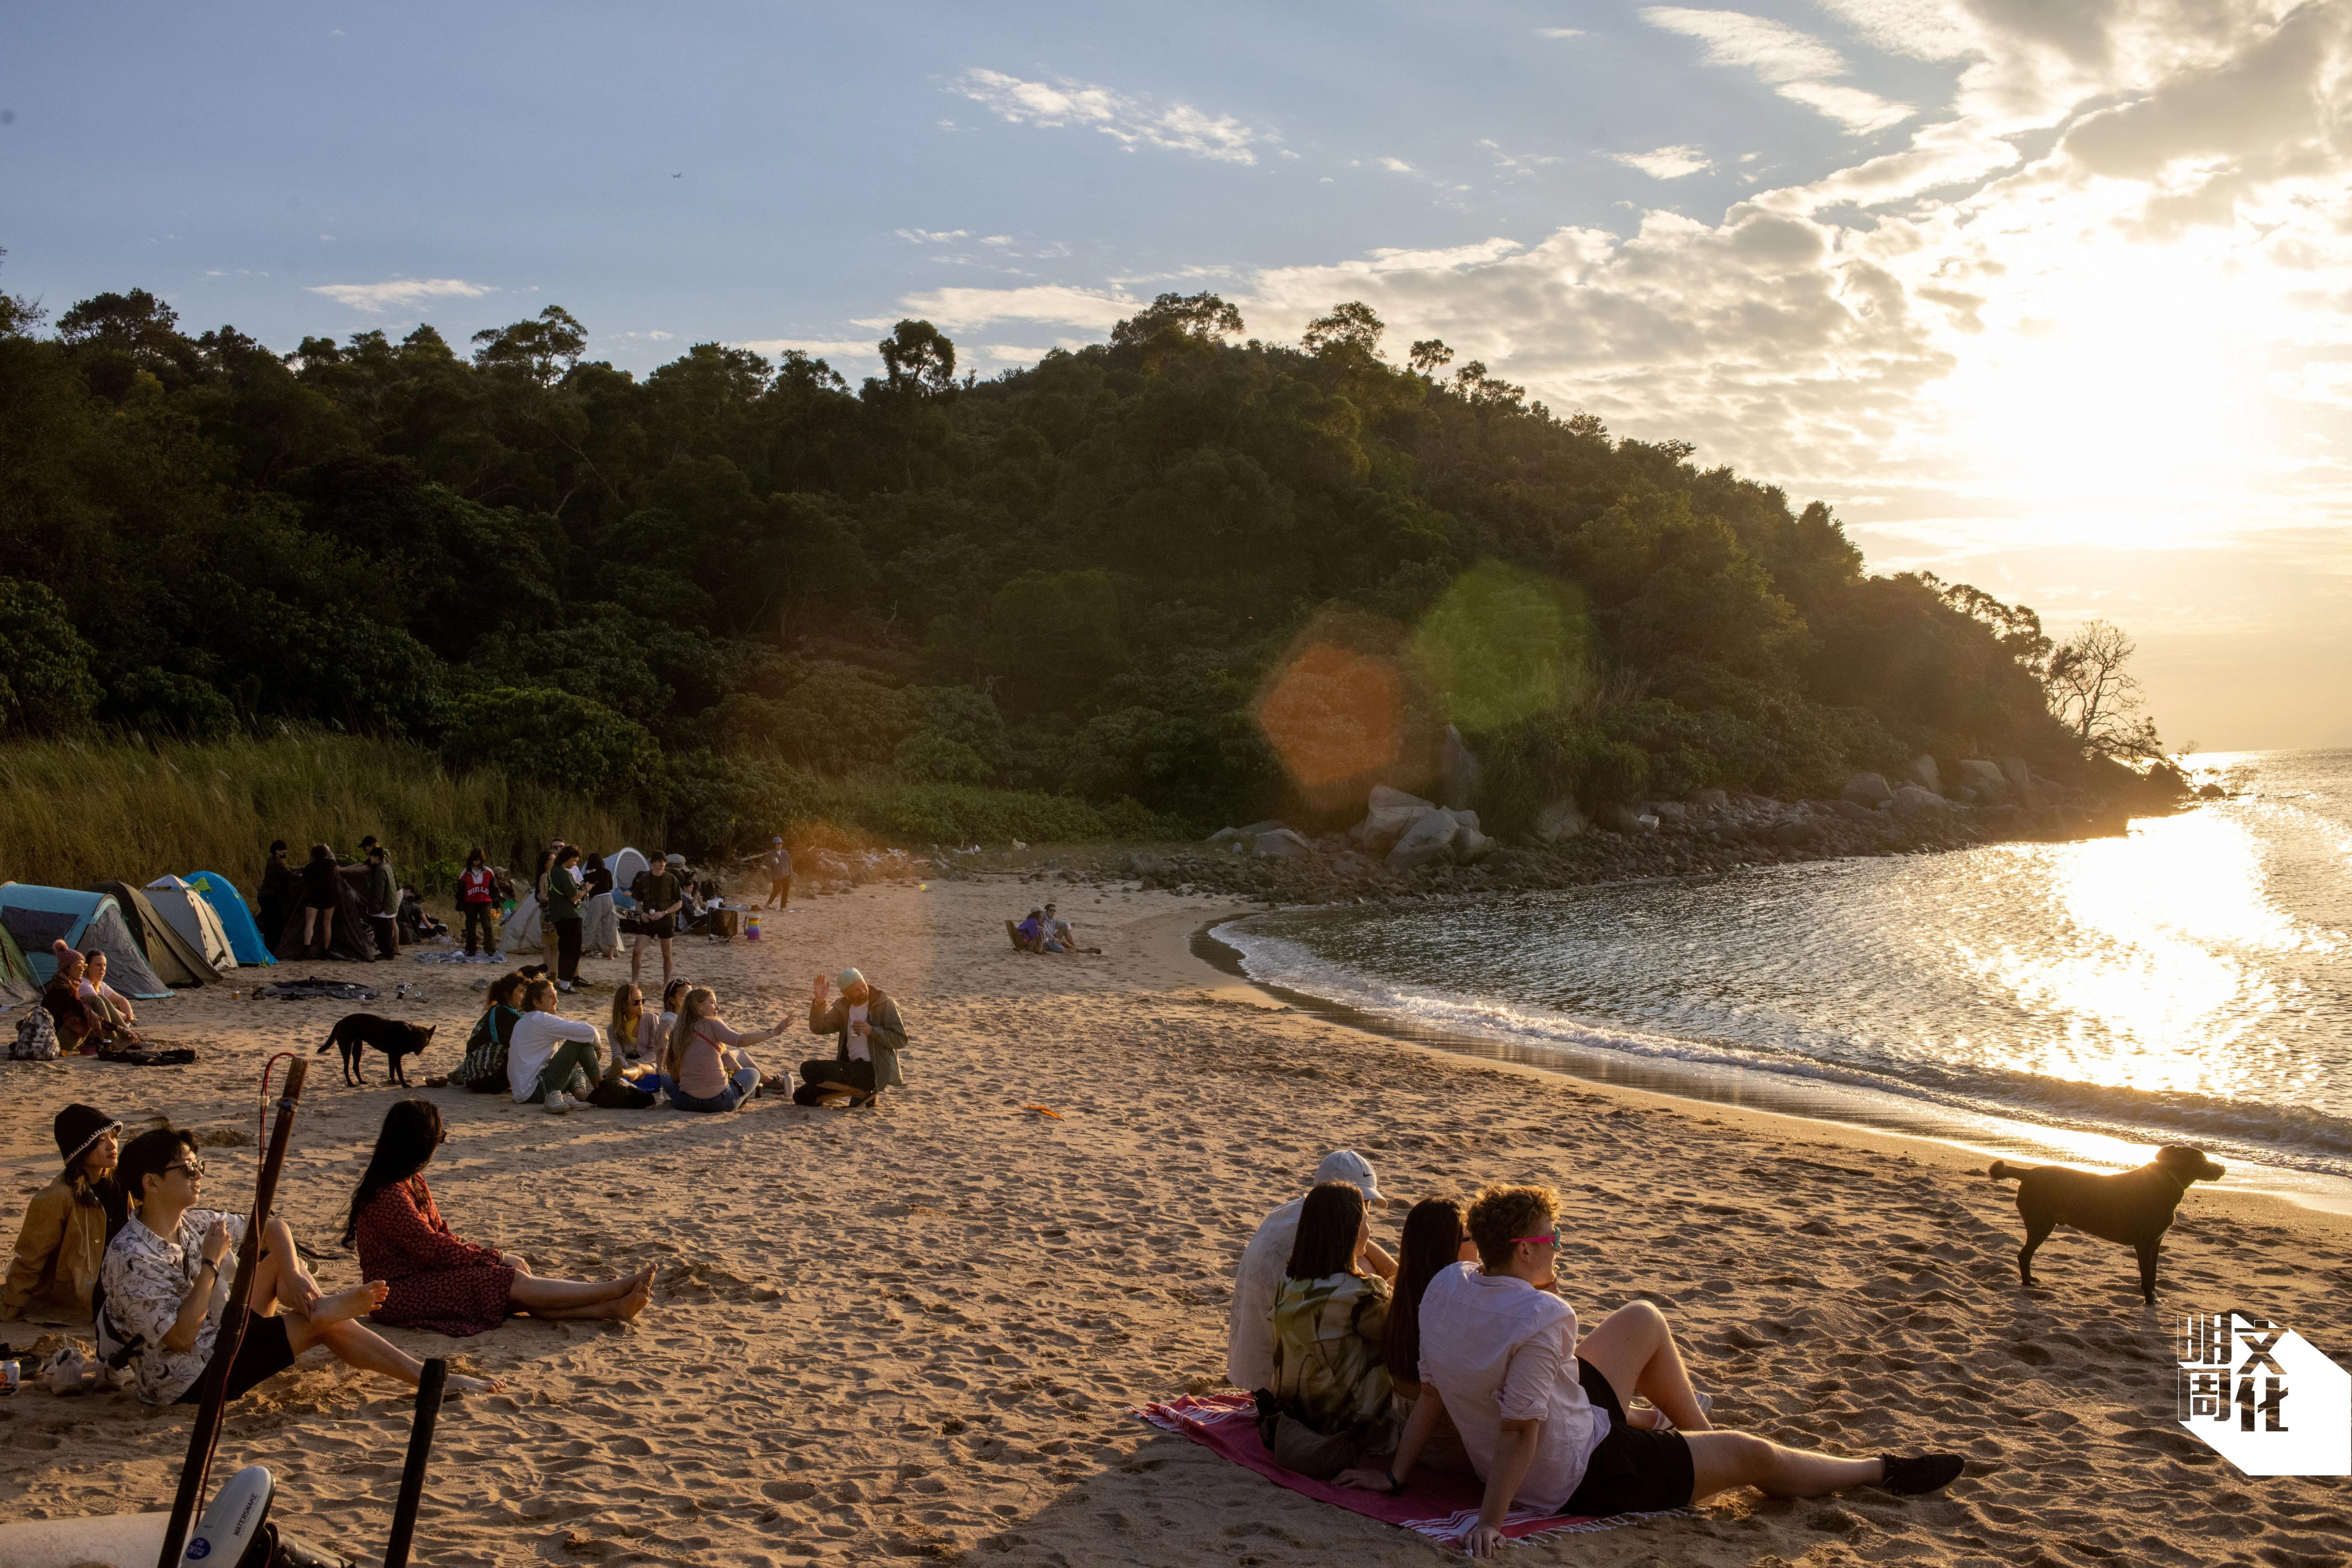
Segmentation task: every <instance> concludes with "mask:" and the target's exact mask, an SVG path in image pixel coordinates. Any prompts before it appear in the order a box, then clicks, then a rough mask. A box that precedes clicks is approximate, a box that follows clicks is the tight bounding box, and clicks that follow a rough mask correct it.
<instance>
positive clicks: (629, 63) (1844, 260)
mask: <svg viewBox="0 0 2352 1568" xmlns="http://www.w3.org/2000/svg"><path fill="white" fill-rule="evenodd" d="M9 35H10V46H11V47H9V49H8V50H7V52H6V55H5V58H0V247H5V249H6V251H7V256H6V258H5V262H0V289H6V290H7V291H9V292H11V293H15V294H19V295H26V296H32V297H37V298H38V299H39V300H42V301H43V302H44V303H45V304H47V306H48V307H49V308H50V309H51V310H53V311H55V310H61V309H63V308H64V307H65V306H67V305H69V304H71V303H72V302H73V301H74V300H79V299H82V298H84V297H86V296H88V295H89V294H92V293H95V292H98V291H100V290H102V289H128V288H133V287H139V288H145V289H151V290H152V291H154V292H156V293H158V294H160V295H162V296H163V297H164V298H166V299H167V300H170V301H171V303H172V304H173V307H174V308H175V309H176V310H178V311H179V313H180V316H181V324H182V326H183V328H184V329H185V330H189V331H202V330H205V329H206V328H209V327H212V326H216V325H222V324H234V325H235V326H236V327H238V328H239V329H241V330H243V331H247V332H249V333H251V334H253V335H254V336H256V337H258V338H259V339H261V340H262V341H263V342H267V343H269V344H271V345H272V346H273V347H278V348H280V349H287V350H290V349H291V348H293V347H294V345H295V344H296V343H297V342H299V341H300V340H301V338H303V337H304V336H307V335H324V336H334V337H341V336H345V335H348V334H350V333H352V332H357V331H369V330H375V329H382V330H386V331H393V332H394V333H395V334H396V333H398V332H399V331H405V330H406V329H407V328H408V327H409V326H411V325H413V324H414V323H415V322H417V321H431V322H432V323H433V324H434V325H435V326H436V328H438V329H439V330H440V331H442V332H443V333H444V334H445V335H446V336H448V337H450V338H451V339H452V341H453V342H455V341H459V340H462V338H463V337H465V336H466V335H467V334H469V333H471V332H473V331H477V330H478V329H481V328H484V327H492V326H498V325H501V324H504V323H506V322H509V321H514V320H517V319H519V318H520V317H523V316H527V315H530V314H534V313H536V312H537V311H538V310H540V309H541V307H542V306H543V305H546V304H549V303H560V304H562V305H563V306H564V307H565V308H566V309H568V310H571V311H572V313H573V314H575V315H576V316H578V317H579V318H580V319H581V320H582V321H584V322H585V323H586V324H587V325H588V327H589V329H590V330H591V332H592V334H593V343H592V353H594V354H596V355H597V356H599V357H603V358H607V359H610V360H611V361H612V362H614V363H616V364H619V365H622V366H624V367H625V368H629V369H632V370H636V371H640V372H642V371H645V370H649V369H651V368H652V367H654V366H655V365H656V364H659V363H662V362H663V361H665V360H666V359H668V358H670V357H672V356H674V355H675V354H676V353H678V352H680V351H681V350H682V349H684V348H685V347H686V346H687V345H688V344H690V343H693V342H705V341H714V340H715V341H719V342H730V343H739V344H747V345H751V346H753V347H756V348H759V349H761V351H762V352H765V353H777V352H780V351H781V350H782V349H784V348H787V347H798V348H803V349H805V350H807V351H809V352H812V353H819V354H821V355H823V356H824V357H826V358H828V359H829V360H831V361H832V362H833V363H834V364H835V367H836V368H838V369H840V370H842V371H844V372H845V374H849V375H851V376H852V377H856V376H857V375H860V374H870V373H871V372H872V371H873V370H874V369H875V368H876V365H877V361H876V359H875V357H874V355H873V344H874V342H875V339H876V337H877V335H878V334H879V333H880V332H882V331H887V328H888V327H889V325H890V323H891V322H893V321H896V320H898V318H900V317H901V316H906V315H919V316H922V317H926V318H928V319H929V320H930V321H934V322H936V323H937V324H938V325H940V327H941V328H942V329H944V330H945V331H948V332H949V333H950V335H951V336H952V337H953V338H954V339H955V341H956V342H957V344H958V345H959V352H960V354H961V357H962V360H963V363H964V364H965V365H966V366H967V367H969V368H971V369H974V370H977V371H978V372H980V373H981V374H982V375H987V374H994V373H996V372H998V371H1002V370H1004V369H1007V368H1011V367H1013V366H1017V365H1020V364H1024V363H1032V362H1034V360H1035V359H1036V358H1037V357H1038V356H1040V355H1041V354H1043V353H1045V352H1046V351H1047V350H1049V349H1051V348H1053V347H1055V345H1057V344H1059V345H1068V346H1075V345H1077V344H1081V343H1087V342H1099V341H1101V339H1102V338H1103V337H1104V336H1105V335H1106V334H1107V332H1108V328H1109V326H1110V324H1111V323H1112V322H1113V321H1117V320H1118V319H1120V318H1121V317H1123V316H1125V315H1128V314H1129V313H1131V312H1132V311H1133V310H1134V309H1135V307H1136V306H1137V305H1138V304H1139V303H1143V302H1147V301H1149V300H1150V298H1151V297H1152V296H1153V295H1155V294H1158V293H1160V292H1162V291H1165V290H1170V289H1175V290H1180V291H1183V292H1188V293H1189V292H1192V291H1194V290H1196V289H1214V290H1216V291H1217V292H1219V293H1221V294H1223V295H1224V296H1225V297H1226V298H1227V299H1229V300H1233V301H1234V302H1235V303H1236V304H1237V305H1239V306H1240V308H1241V310H1242V312H1243V314H1244V317H1245V319H1246V321H1247V323H1248V331H1249V332H1250V333H1251V334H1252V335H1254V336H1259V337H1264V338H1266V339H1269V340H1281V341H1295V340H1296V338H1297V333H1298V332H1299V331H1300V329H1301V328H1302V327H1303V326H1304V325H1305V323H1306V322H1307V321H1308V320H1309V319H1310V318H1311V317H1313V316H1315V315H1318V314H1320V313H1321V312H1322V311H1324V310H1328V308H1329V307H1330V306H1331V305H1332V304H1333V303H1335V302H1337V301H1339V300H1364V301H1365V302H1367V303H1369V304H1370V305H1371V306H1372V307H1373V308H1374V309H1375V310H1378V311H1379V312H1380V313H1381V317H1382V318H1383V319H1384V320H1385V321H1387V322H1388V324H1389V334H1388V342H1389V344H1390V346H1391V349H1392V350H1393V351H1400V352H1401V351H1402V347H1403V346H1404V345H1405V344H1406V343H1408V342H1411V341H1412V340H1413V339H1417V338H1423V337H1432V336H1434V337H1441V338H1443V339H1444V340H1445V341H1446V342H1448V343H1449V344H1451V345H1452V346H1453V347H1454V350H1455V351H1456V353H1457V355H1458V356H1459V359H1460V360H1469V359H1478V360H1481V361H1483V362H1485V363H1486V365H1487V367H1488V369H1489V370H1490V372H1491V373H1493V374H1496V375H1499V376H1501V377H1503V378H1505V379H1507V380H1509V381H1512V382H1516V383H1519V384H1524V385H1526V386H1527V387H1528V390H1529V394H1530V395H1531V396H1535V397H1539V398H1541V399H1542V400H1543V401H1545V402H1546V403H1547V404H1549V405H1550V406H1551V407H1552V408H1553V409H1554V410H1556V411H1559V412H1561V413H1566V412H1569V411H1571V410H1585V411H1588V412H1591V413H1592V414H1595V415H1598V416H1600V417H1601V418H1602V419H1603V420H1604V421H1605V422H1606V423H1607V424H1608V426H1609V427H1610V428H1611V429H1612V431H1613V432H1615V433H1617V434H1619V435H1624V436H1632V437H1640V438H1643V439H1646V440H1664V439H1667V438H1677V439H1682V440H1687V441H1690V442H1693V443H1695V444H1696V447H1697V451H1696V461H1698V462H1700V463H1701V464H1703V465H1708V466H1712V465H1715V464H1718V463H1723V464H1729V465H1730V466H1732V467H1733V468H1736V469H1738V470H1739V471H1740V472H1742V473H1744V474H1748V475H1750V476H1753V477H1755V478H1758V479H1763V480H1766V481H1769V482H1771V483H1774V484H1779V485H1781V486H1783V487H1785V488H1786V489H1787V490H1788V491H1789V494H1790V499H1791V501H1792V503H1794V504H1798V505H1801V504H1803V503H1804V502H1806V501H1809V500H1816V499H1818V500H1825V501H1827V502H1829V503H1830V504H1831V505H1832V507H1833V508H1834V509H1835V510H1836V511H1837V513H1838V515H1839V516H1840V518H1841V519H1843V521H1844V522H1845V524H1846V527H1847V529H1848V531H1850V532H1851V533H1852V534H1853V538H1854V540H1855V542H1856V543H1857V544H1859V545H1860V546H1861V547H1862V549H1863V551H1864V554H1865V556H1866V557H1867V559H1868V562H1869V563H1870V566H1871V568H1872V569H1873V570H1875V571H1900V570H1912V569H1926V570H1931V571H1934V572H1936V573H1937V574H1940V575H1942V576H1945V577H1947V578H1951V579H1957V580H1960V581H1966V582H1970V583H1974V584H1977V585H1978V586H1979V587H1982V588H1984V589H1985V590H1987V591H1988V592H1990V593H1993V594H1996V595H2000V596H2001V597H2003V598H2006V599H2011V600H2021V601H2023V602H2025V603H2028V604H2031V605H2033V606H2034V607H2035V608H2036V609H2038V610H2040V611H2041V612H2042V616H2043V617H2044V619H2045V621H2047V622H2048V623H2049V624H2050V625H2051V626H2053V627H2054V628H2057V629H2059V630H2061V631H2063V630H2065V629H2068V628H2071V627H2073V626H2076V625H2079V624H2080V623H2081V622H2082V621H2084V620H2085V619H2088V618H2091V617H2104V618H2105V619H2108V620H2112V621H2114V622H2116V623H2117V624H2119V625H2121V626H2124V627H2125V628H2126V630H2127V631H2129V632H2130V633H2131V634H2132V635H2133V636H2134V637H2136V638H2137V641H2138V643H2139V647H2140V652H2139V655H2138V658H2137V667H2136V668H2137V671H2138V674H2139V675H2140V677H2141V679H2143V681H2144V682H2145V684H2146V686H2147V695H2148V698H2149V704H2150V706H2149V710H2150V711H2151V712H2152V713H2153V714H2154V715H2155V717H2156V718H2157V719H2158V721H2159V723H2160V724H2161V726H2162V728H2163V732H2164V734H2165V736H2166V738H2167V740H2168V742H2172V743H2175V744H2180V743H2185V742H2190V741H2194V742H2197V743H2198V745H2199V746H2200V748H2202V749H2203V750H2206V751H2234V750H2243V749H2252V748H2262V747H2293V746H2318V745H2352V0H2325V3H2310V4H2303V5H2284V4H2276V3H2269V0H1778V3H1774V4H1769V5H1754V4H1751V5H1740V6H1738V8H1725V7H1715V6H1698V5H1646V4H1639V3H1617V0H1528V3H1525V4H1506V3H1496V0H1454V3H1451V4H1444V5H1435V4H1430V5H1402V4H1395V3H1391V0H1350V3H1348V4H1344V5H1343V4H1329V5H1304V4H1301V5H1269V4H1266V3H1265V0H1259V3H1257V4H1253V5H1229V4H1223V3H1222V0H1196V3H1195V4H1192V5H1185V6H1182V7H1170V6H1166V5H1112V4H1097V5H1074V4H1029V5H1003V4H985V3H974V0H963V3H960V4H891V3H888V0H876V3H872V4H867V5H857V6H842V5H803V4H792V3H784V0H766V3H756V4H755V3H745V0H735V3H727V0H712V3H708V4H702V5H693V6H674V7H652V6H646V5H626V6H623V5H598V4H587V3H579V0H573V3H570V4H565V5H527V4H509V5H499V4H489V5H484V4H480V3H479V0H476V3H474V4H468V5H443V4H435V3H433V0H409V3H408V4H405V5H400V6H383V5H359V4H356V3H352V0H321V3H313V4H281V5H267V4H242V5H240V4H226V5H211V6H201V7H199V6H189V5H133V4H121V3H112V0H90V3H87V4H78V5H51V6H28V7H27V8H26V10H25V11H23V12H20V13H16V20H15V21H14V22H12V23H11V24H10V26H9ZM1457 363H1458V362H1457Z"/></svg>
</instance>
